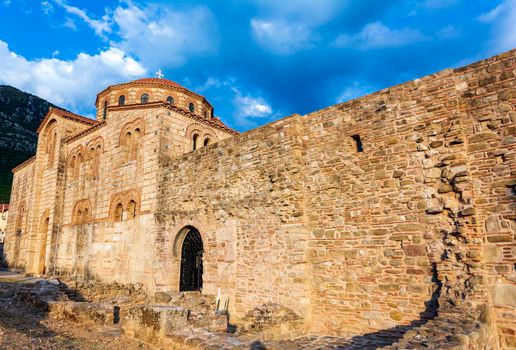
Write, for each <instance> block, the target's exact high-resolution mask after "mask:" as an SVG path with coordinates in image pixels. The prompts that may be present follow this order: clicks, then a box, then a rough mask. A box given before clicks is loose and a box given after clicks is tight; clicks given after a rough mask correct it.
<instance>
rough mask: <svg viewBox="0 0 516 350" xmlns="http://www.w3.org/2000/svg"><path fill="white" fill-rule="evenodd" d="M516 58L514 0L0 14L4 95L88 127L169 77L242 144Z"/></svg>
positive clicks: (96, 4)
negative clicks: (393, 92) (312, 115)
mask: <svg viewBox="0 0 516 350" xmlns="http://www.w3.org/2000/svg"><path fill="white" fill-rule="evenodd" d="M514 47H516V0H498V1H497V0H489V1H488V0H467V1H466V0H464V1H460V0H421V1H416V0H409V1H399V0H389V1H385V0H382V1H376V0H369V1H366V0H360V1H358V0H340V1H339V0H317V1H313V0H290V1H288V0H262V1H258V0H256V1H254V0H247V1H246V0H240V1H238V0H227V1H225V0H212V1H205V2H201V1H136V0H132V1H118V0H117V1H115V0H107V1H91V0H90V1H87V0H46V1H38V0H0V83H3V84H9V85H13V86H15V87H17V88H20V89H22V90H25V91H29V92H31V93H34V94H36V95H39V96H41V97H43V98H46V99H48V100H50V101H51V102H53V103H56V104H58V105H60V106H63V107H65V108H68V109H70V110H72V111H74V112H77V113H80V114H83V115H89V116H91V115H93V114H94V102H95V96H96V94H97V93H98V92H100V91H101V90H102V89H104V88H105V87H106V86H108V85H110V84H115V83H119V82H123V81H129V80H132V79H137V78H140V77H145V76H154V72H156V70H157V69H158V68H161V69H162V70H163V72H164V74H165V77H166V78H168V79H171V80H174V81H176V82H178V83H180V84H182V85H184V86H185V87H187V88H189V89H191V90H193V91H196V92H198V93H201V94H202V95H204V96H205V97H206V98H207V99H208V100H209V101H210V102H211V103H212V104H213V106H214V107H215V113H216V115H219V116H220V117H221V118H222V120H223V121H225V122H226V123H227V124H229V125H230V126H232V127H234V128H236V129H238V130H240V131H244V130H248V129H251V128H254V127H256V126H259V125H263V124H265V123H268V122H270V121H272V120H276V119H279V118H281V117H283V116H287V115H290V114H292V113H299V114H305V113H308V112H311V111H314V110H317V109H321V108H324V107H326V106H329V105H332V104H335V103H337V102H342V101H346V100H349V99H352V98H355V97H359V96H361V95H364V94H367V93H370V92H374V91H376V90H379V89H382V88H385V87H389V86H391V85H395V84H399V83H402V82H405V81H408V80H412V79H415V78H418V77H421V76H424V75H426V74H430V73H433V72H435V71H439V70H442V69H444V68H448V67H458V66H462V65H465V64H468V63H471V62H474V61H477V60H480V59H483V58H486V57H489V56H492V55H495V54H498V53H501V52H504V51H507V50H510V49H512V48H514Z"/></svg>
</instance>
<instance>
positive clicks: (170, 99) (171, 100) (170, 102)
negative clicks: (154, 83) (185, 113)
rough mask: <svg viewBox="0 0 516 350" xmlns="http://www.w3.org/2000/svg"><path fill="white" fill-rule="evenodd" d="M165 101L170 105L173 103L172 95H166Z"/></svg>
mask: <svg viewBox="0 0 516 350" xmlns="http://www.w3.org/2000/svg"><path fill="white" fill-rule="evenodd" d="M167 103H168V104H169V105H171V106H173V105H174V98H173V97H172V96H169V97H167Z"/></svg>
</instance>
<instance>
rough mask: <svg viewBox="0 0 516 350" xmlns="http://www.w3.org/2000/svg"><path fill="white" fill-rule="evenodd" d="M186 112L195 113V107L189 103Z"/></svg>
mask: <svg viewBox="0 0 516 350" xmlns="http://www.w3.org/2000/svg"><path fill="white" fill-rule="evenodd" d="M188 110H189V111H190V113H193V112H195V106H194V104H193V103H192V102H190V104H189V105H188Z"/></svg>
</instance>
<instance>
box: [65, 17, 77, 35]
mask: <svg viewBox="0 0 516 350" xmlns="http://www.w3.org/2000/svg"><path fill="white" fill-rule="evenodd" d="M63 26H64V27H66V28H69V29H71V30H73V31H74V32H75V31H77V25H76V24H75V22H74V21H73V20H72V19H71V18H70V17H66V19H65V21H64V23H63Z"/></svg>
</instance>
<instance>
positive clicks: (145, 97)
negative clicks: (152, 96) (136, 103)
mask: <svg viewBox="0 0 516 350" xmlns="http://www.w3.org/2000/svg"><path fill="white" fill-rule="evenodd" d="M140 102H141V103H149V94H143V95H142V97H140Z"/></svg>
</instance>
